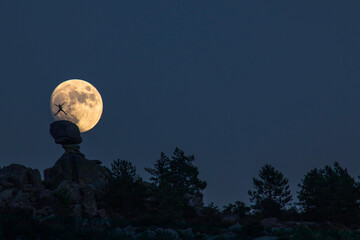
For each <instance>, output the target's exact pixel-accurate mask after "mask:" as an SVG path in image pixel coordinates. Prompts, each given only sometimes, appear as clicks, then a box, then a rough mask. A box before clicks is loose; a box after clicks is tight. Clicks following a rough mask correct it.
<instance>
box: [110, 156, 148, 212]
mask: <svg viewBox="0 0 360 240" xmlns="http://www.w3.org/2000/svg"><path fill="white" fill-rule="evenodd" d="M105 194H106V197H105V200H106V202H107V203H108V204H109V207H110V208H111V209H112V210H115V211H119V212H120V213H122V214H124V215H127V216H133V215H136V214H138V213H139V212H140V211H143V210H144V208H145V197H146V189H145V186H144V184H143V181H142V179H141V178H140V177H139V176H138V175H137V174H136V168H135V166H133V165H132V163H131V162H129V161H126V160H120V159H117V160H115V161H113V163H112V164H111V170H110V178H109V179H108V182H107V185H106V187H105Z"/></svg>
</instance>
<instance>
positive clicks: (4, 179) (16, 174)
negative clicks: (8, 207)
mask: <svg viewBox="0 0 360 240" xmlns="http://www.w3.org/2000/svg"><path fill="white" fill-rule="evenodd" d="M0 182H1V185H2V186H4V187H9V183H10V184H13V185H14V186H16V187H21V186H22V185H24V184H31V185H34V186H39V185H41V176H40V172H39V170H37V169H32V168H28V167H25V166H23V165H20V164H11V165H9V166H6V167H3V168H2V169H1V170H0Z"/></svg>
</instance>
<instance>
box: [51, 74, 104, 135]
mask: <svg viewBox="0 0 360 240" xmlns="http://www.w3.org/2000/svg"><path fill="white" fill-rule="evenodd" d="M50 109H51V112H52V115H53V117H54V119H55V120H68V121H70V122H73V123H75V124H76V125H77V126H78V127H79V130H80V132H86V131H89V130H90V129H92V128H93V127H94V126H95V125H96V124H97V123H98V121H99V120H100V117H101V114H102V111H103V102H102V99H101V95H100V93H99V92H98V90H97V89H96V88H95V87H94V86H93V85H91V84H90V83H88V82H86V81H83V80H80V79H71V80H67V81H65V82H62V83H61V84H60V85H58V86H57V87H56V88H55V90H54V92H53V93H52V94H51V99H50Z"/></svg>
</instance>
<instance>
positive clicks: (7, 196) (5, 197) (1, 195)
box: [0, 188, 18, 203]
mask: <svg viewBox="0 0 360 240" xmlns="http://www.w3.org/2000/svg"><path fill="white" fill-rule="evenodd" d="M17 191H18V190H17V189H16V188H9V189H5V190H3V191H1V192H0V200H1V201H3V202H4V203H8V202H10V201H11V200H12V199H13V198H14V197H15V194H16V193H17Z"/></svg>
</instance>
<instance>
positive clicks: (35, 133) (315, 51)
mask: <svg viewBox="0 0 360 240" xmlns="http://www.w3.org/2000/svg"><path fill="white" fill-rule="evenodd" d="M359 12H360V2H359V1H355V0H353V1H287V0H286V1H285V0H284V1H238V0H237V1H209V0H206V1H168V0H166V1H45V0H43V1H0V36H1V37H0V82H1V90H2V91H1V95H0V103H1V118H0V125H1V130H0V165H9V164H11V163H19V164H24V165H26V166H29V167H32V168H39V169H40V171H43V169H45V168H48V167H51V166H52V165H53V164H54V163H55V161H56V160H57V159H58V158H59V157H60V156H61V154H62V153H63V149H62V148H61V146H59V145H56V144H55V143H54V141H53V139H52V138H51V136H50V134H49V124H50V123H51V122H52V116H51V113H50V109H49V101H50V95H51V93H52V91H53V90H54V88H55V87H56V86H57V85H58V84H59V83H61V82H62V81H65V80H68V79H72V78H79V79H83V80H86V81H88V82H90V83H92V84H93V85H94V86H95V87H96V88H97V89H98V90H99V92H100V93H101V95H102V98H103V101H104V112H103V116H102V118H101V120H100V122H99V124H98V125H97V126H96V127H95V128H94V129H92V130H91V131H89V132H87V133H84V134H83V140H84V141H83V143H82V144H81V150H82V152H84V153H85V155H86V156H87V158H89V159H100V160H102V161H103V163H104V165H107V166H109V165H110V163H111V162H112V161H113V160H115V159H117V158H121V159H126V160H129V161H132V162H133V163H134V164H135V165H136V167H137V169H138V172H139V174H140V175H141V176H143V177H144V178H145V179H147V177H148V175H147V174H146V173H145V171H144V167H151V166H152V165H153V163H154V162H155V160H156V159H158V157H159V156H160V152H161V151H163V152H165V153H166V154H168V155H170V154H171V153H172V151H173V150H174V149H175V147H176V146H179V147H180V148H181V149H182V150H184V151H185V153H186V154H194V155H195V165H197V166H198V167H199V170H200V177H201V178H202V179H203V180H206V181H207V182H208V187H207V189H206V190H205V196H204V198H205V202H206V203H209V202H211V201H213V202H214V203H215V204H217V205H220V206H222V205H224V204H227V203H230V202H233V201H235V200H242V201H245V202H247V203H248V199H249V198H248V195H247V190H249V189H251V188H252V177H255V176H257V174H258V171H259V169H260V168H261V167H262V166H263V165H264V164H266V163H270V164H272V165H273V166H274V167H275V168H276V169H278V170H280V171H282V172H283V174H284V175H285V176H286V177H287V178H289V180H290V185H291V188H292V191H293V194H295V195H296V193H295V191H296V190H297V184H298V183H299V182H300V179H301V178H302V177H303V176H304V175H305V174H306V173H307V172H308V171H309V170H311V169H312V168H314V167H323V166H325V165H327V164H329V165H332V164H333V163H334V161H338V162H339V163H340V165H341V166H343V167H346V168H348V169H349V172H350V174H352V176H353V177H356V176H358V175H360V161H359V160H360V107H359V105H360V25H359V23H360V14H359ZM295 199H296V198H295Z"/></svg>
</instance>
